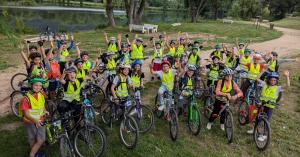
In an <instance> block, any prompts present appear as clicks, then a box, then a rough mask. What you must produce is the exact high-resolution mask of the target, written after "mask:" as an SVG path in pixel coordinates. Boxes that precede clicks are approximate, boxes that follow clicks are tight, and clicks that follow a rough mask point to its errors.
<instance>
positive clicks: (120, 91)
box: [116, 75, 128, 98]
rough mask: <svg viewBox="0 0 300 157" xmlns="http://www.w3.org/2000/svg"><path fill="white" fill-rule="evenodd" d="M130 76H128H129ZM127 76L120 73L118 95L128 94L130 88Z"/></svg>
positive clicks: (124, 95) (125, 95)
mask: <svg viewBox="0 0 300 157" xmlns="http://www.w3.org/2000/svg"><path fill="white" fill-rule="evenodd" d="M127 77H128V76H127ZM127 77H125V78H122V76H121V75H119V81H120V85H118V87H117V88H116V95H117V96H118V97H119V98H120V97H127V96H128V88H127V82H126V80H127Z"/></svg>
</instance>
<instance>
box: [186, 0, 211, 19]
mask: <svg viewBox="0 0 300 157" xmlns="http://www.w3.org/2000/svg"><path fill="white" fill-rule="evenodd" d="M206 2H207V0H189V6H190V10H191V16H192V22H194V23H195V22H197V19H198V16H199V14H200V13H201V12H202V10H203V8H204V7H205V4H206ZM196 5H197V7H196Z"/></svg>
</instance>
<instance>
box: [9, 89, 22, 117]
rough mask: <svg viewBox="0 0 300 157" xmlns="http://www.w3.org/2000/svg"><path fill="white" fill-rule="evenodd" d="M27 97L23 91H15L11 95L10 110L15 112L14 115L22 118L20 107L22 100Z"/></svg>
mask: <svg viewBox="0 0 300 157" xmlns="http://www.w3.org/2000/svg"><path fill="white" fill-rule="evenodd" d="M24 96H25V93H24V92H22V91H18V90H16V91H14V92H13V93H12V94H11V95H10V108H11V110H12V112H13V114H14V115H15V116H16V117H18V118H20V115H19V105H21V100H22V98H23V97H24Z"/></svg>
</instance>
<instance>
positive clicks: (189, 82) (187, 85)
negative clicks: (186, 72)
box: [181, 77, 193, 96]
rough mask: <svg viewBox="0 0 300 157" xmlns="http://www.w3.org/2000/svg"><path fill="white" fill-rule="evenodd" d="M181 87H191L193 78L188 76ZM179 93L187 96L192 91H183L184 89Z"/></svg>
mask: <svg viewBox="0 0 300 157" xmlns="http://www.w3.org/2000/svg"><path fill="white" fill-rule="evenodd" d="M182 88H188V89H192V88H193V80H192V78H191V77H188V79H187V83H186V85H184V84H183V85H182ZM181 94H182V95H185V96H187V95H190V94H192V91H185V90H183V91H182V93H181Z"/></svg>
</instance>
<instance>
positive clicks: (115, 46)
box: [107, 43, 118, 52]
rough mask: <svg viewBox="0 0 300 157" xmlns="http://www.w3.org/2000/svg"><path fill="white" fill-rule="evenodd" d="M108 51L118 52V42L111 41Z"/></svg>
mask: <svg viewBox="0 0 300 157" xmlns="http://www.w3.org/2000/svg"><path fill="white" fill-rule="evenodd" d="M107 51H113V52H117V51H118V49H117V44H116V43H109V45H108V48H107Z"/></svg>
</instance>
